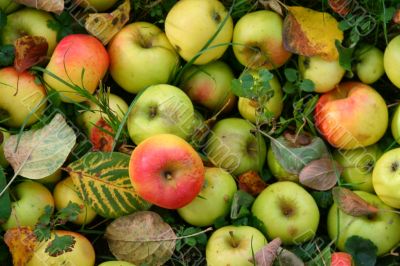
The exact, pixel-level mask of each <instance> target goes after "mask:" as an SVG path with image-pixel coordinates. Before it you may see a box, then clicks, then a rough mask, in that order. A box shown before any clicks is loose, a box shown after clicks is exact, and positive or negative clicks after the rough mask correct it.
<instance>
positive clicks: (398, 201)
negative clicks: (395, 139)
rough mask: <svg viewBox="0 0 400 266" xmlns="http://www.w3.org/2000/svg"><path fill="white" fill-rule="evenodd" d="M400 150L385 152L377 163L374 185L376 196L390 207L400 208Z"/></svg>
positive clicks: (374, 171) (373, 174) (374, 172)
mask: <svg viewBox="0 0 400 266" xmlns="http://www.w3.org/2000/svg"><path fill="white" fill-rule="evenodd" d="M399 173H400V148H396V149H392V150H390V151H387V152H385V153H384V154H383V155H382V156H381V157H380V158H379V159H378V161H377V162H376V164H375V167H374V170H373V172H372V183H373V186H374V190H375V193H376V195H378V197H379V198H380V199H381V200H382V201H383V202H384V203H385V204H387V205H389V206H390V207H393V208H396V209H399V208H400V175H399Z"/></svg>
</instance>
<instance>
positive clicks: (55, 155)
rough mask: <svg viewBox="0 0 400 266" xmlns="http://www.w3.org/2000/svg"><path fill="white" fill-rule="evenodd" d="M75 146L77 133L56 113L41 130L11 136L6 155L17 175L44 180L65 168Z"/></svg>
mask: <svg viewBox="0 0 400 266" xmlns="http://www.w3.org/2000/svg"><path fill="white" fill-rule="evenodd" d="M75 143H76V135H75V133H74V130H73V129H72V128H71V127H70V126H69V125H68V124H67V122H66V121H65V119H64V117H63V116H62V115H61V114H56V115H55V117H54V118H53V119H52V120H51V122H50V123H49V124H48V125H46V126H44V127H43V128H41V129H38V130H34V129H32V130H29V131H25V132H23V133H22V134H21V135H12V136H10V137H9V139H8V140H7V141H6V142H5V143H4V155H5V157H6V159H7V161H8V162H9V163H10V164H11V166H12V167H13V169H14V172H15V173H16V174H18V175H20V176H23V177H26V178H29V179H40V178H43V177H46V176H49V175H51V174H53V173H54V172H55V171H57V169H59V168H60V167H61V166H62V165H63V163H64V162H65V160H66V159H67V157H68V155H69V153H70V152H71V150H72V148H73V147H74V146H75Z"/></svg>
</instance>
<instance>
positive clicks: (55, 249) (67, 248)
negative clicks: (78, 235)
mask: <svg viewBox="0 0 400 266" xmlns="http://www.w3.org/2000/svg"><path fill="white" fill-rule="evenodd" d="M75 242H76V241H75V237H73V236H70V235H64V236H58V235H57V234H55V235H54V239H53V240H52V241H51V242H50V243H49V245H48V246H47V247H46V249H45V252H46V253H49V255H50V256H52V257H58V256H60V255H62V254H64V253H66V252H71V251H72V249H73V247H74V245H75Z"/></svg>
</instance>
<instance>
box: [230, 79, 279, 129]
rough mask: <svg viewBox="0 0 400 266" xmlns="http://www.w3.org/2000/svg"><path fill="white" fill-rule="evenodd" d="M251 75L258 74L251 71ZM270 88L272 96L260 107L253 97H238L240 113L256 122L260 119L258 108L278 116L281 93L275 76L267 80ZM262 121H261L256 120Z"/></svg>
mask: <svg viewBox="0 0 400 266" xmlns="http://www.w3.org/2000/svg"><path fill="white" fill-rule="evenodd" d="M252 75H253V76H258V74H256V73H255V72H253V73H252ZM269 84H270V86H271V88H272V90H273V91H274V96H273V97H272V98H270V99H269V100H268V101H266V102H265V103H264V104H263V108H260V104H261V103H260V102H258V101H257V100H255V99H254V100H253V99H248V98H244V97H239V102H238V109H239V112H240V115H241V116H242V117H243V118H245V119H247V120H248V121H250V122H252V123H254V124H256V123H257V121H258V120H259V119H260V118H259V117H258V116H259V115H258V109H262V110H260V111H261V112H265V111H267V112H272V113H273V116H274V117H275V118H278V117H279V116H280V115H281V113H282V110H283V95H282V90H281V84H279V80H278V78H277V77H276V76H274V77H273V79H272V80H271V81H270V82H269ZM258 122H263V121H258Z"/></svg>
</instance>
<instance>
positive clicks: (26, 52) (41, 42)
mask: <svg viewBox="0 0 400 266" xmlns="http://www.w3.org/2000/svg"><path fill="white" fill-rule="evenodd" d="M14 46H15V59H14V67H15V69H16V70H17V71H18V72H19V73H21V72H24V71H25V70H27V69H29V68H30V67H32V66H34V65H36V64H39V63H41V62H43V61H44V60H46V58H47V57H46V56H47V49H48V48H49V45H48V43H47V40H46V38H44V37H42V36H30V35H26V36H22V37H21V38H18V39H17V40H16V41H15V43H14Z"/></svg>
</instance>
